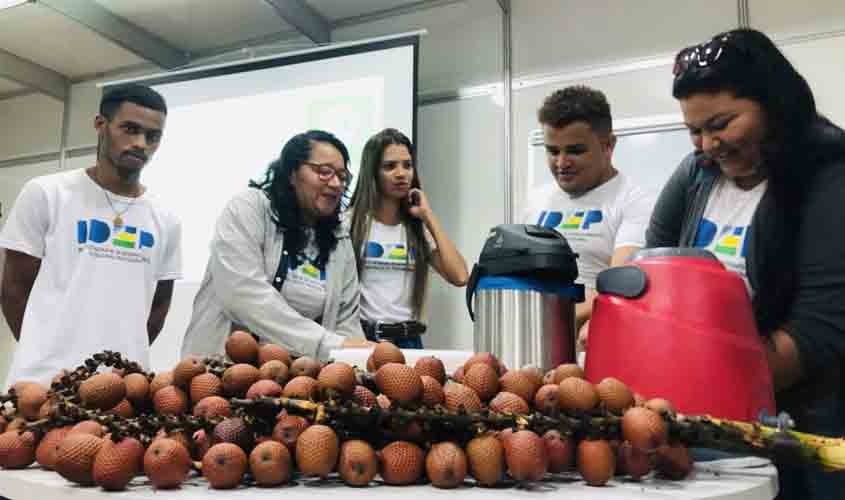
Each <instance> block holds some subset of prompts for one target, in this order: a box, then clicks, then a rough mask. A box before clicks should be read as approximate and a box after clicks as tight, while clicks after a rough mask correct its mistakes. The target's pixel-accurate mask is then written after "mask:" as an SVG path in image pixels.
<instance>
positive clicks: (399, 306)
mask: <svg viewBox="0 0 845 500" xmlns="http://www.w3.org/2000/svg"><path fill="white" fill-rule="evenodd" d="M414 160H415V152H414V147H413V145H412V144H411V141H410V140H409V139H408V138H407V137H406V136H405V135H404V134H403V133H402V132H399V131H398V130H396V129H390V128H389V129H385V130H383V131H381V132H379V133H378V134H376V135H374V136H373V137H371V138H370V140H369V141H367V144H366V145H365V146H364V151H363V153H362V155H361V169H360V172H359V173H358V185H357V187H356V188H355V195H354V196H353V198H352V203H351V212H352V215H351V227H352V230H351V232H352V244H353V247H354V249H355V256H356V259H357V262H358V274H359V276H360V280H361V322H362V326H363V327H364V333H365V334H366V335H367V338H368V339H370V340H373V341H378V340H390V341H392V342H394V343H396V344H397V345H398V346H399V347H403V348H422V341H421V340H420V337H419V335H420V334H421V333H423V332H424V331H425V325H424V324H422V323H420V319H421V317H422V311H423V305H424V304H425V297H426V291H427V285H428V268H429V264H430V265H431V266H432V267H433V268H434V269H435V270H436V271H437V272H438V273H440V275H441V276H443V278H445V279H446V281H448V282H449V283H451V284H452V285H455V286H464V285H465V284H466V281H467V277H468V274H467V265H466V262H465V261H464V258H463V257H462V256H461V254H460V253H459V252H458V250H457V248H455V245H454V243H452V241H451V240H449V238H448V236H446V233H445V232H444V231H443V228H442V226H441V225H440V221H439V220H438V219H437V217H436V216H435V215H434V212H433V211H432V210H431V206H430V205H429V203H428V198H427V197H426V195H425V193H424V192H423V191H422V189H421V185H420V178H419V176H418V175H417V171H416V165H415V163H414Z"/></svg>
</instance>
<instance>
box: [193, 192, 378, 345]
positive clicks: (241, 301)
mask: <svg viewBox="0 0 845 500" xmlns="http://www.w3.org/2000/svg"><path fill="white" fill-rule="evenodd" d="M339 231H340V233H339V241H338V244H337V248H335V250H334V251H333V252H332V254H331V255H330V256H329V261H328V263H327V264H326V276H327V283H326V304H325V307H324V309H323V315H322V325H321V324H318V323H317V322H315V321H312V320H310V319H307V318H305V317H303V316H302V315H300V314H299V313H298V312H297V311H295V310H294V309H293V308H292V307H291V306H290V305H288V303H287V302H285V299H284V298H283V297H282V295H281V294H280V293H279V292H278V291H276V289H275V288H273V286H272V284H271V283H270V280H272V279H273V277H274V276H275V274H276V270H277V268H278V266H279V261H280V259H281V256H282V247H283V243H284V233H282V232H279V231H278V230H277V228H276V224H275V223H274V222H273V220H272V212H271V209H270V200H269V199H268V198H267V196H266V195H265V194H264V193H263V192H262V191H261V190H259V189H248V190H246V191H244V192H242V193H240V194H238V195H236V196H235V197H234V198H232V200H231V201H229V203H228V204H227V205H226V208H225V209H224V210H223V213H222V214H221V215H220V217H219V218H218V220H217V224H216V226H215V229H214V236H213V237H212V241H211V256H210V257H209V260H208V266H207V268H206V271H205V277H204V278H203V281H202V285H201V286H200V290H199V292H198V293H197V296H196V298H195V299H194V311H193V314H192V316H191V322H190V324H189V325H188V331H187V332H186V333H185V339H184V341H183V342H182V357H186V356H188V355H192V354H193V355H203V356H204V355H209V354H218V353H223V352H224V351H225V343H226V338H227V337H228V336H229V333H230V332H231V331H232V324H233V323H236V324H239V325H243V326H244V327H245V328H247V329H248V330H249V331H251V332H252V333H254V334H256V335H258V336H259V337H261V339H262V340H266V341H269V342H272V343H275V344H278V345H281V346H282V347H284V348H285V349H287V350H289V351H290V352H291V353H292V354H294V355H298V356H312V357H316V358H319V359H322V360H325V359H327V358H328V356H329V351H330V350H331V349H334V348H337V347H339V346H340V345H341V344H342V343H343V341H344V340H345V339H346V338H347V337H363V336H364V334H363V332H362V330H361V323H360V320H359V316H358V300H359V291H358V271H357V269H356V267H355V256H354V253H353V251H352V243H351V241H350V239H349V234H348V232H346V231H345V229H344V228H343V227H341V229H340V230H339Z"/></svg>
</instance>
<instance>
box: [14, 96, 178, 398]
mask: <svg viewBox="0 0 845 500" xmlns="http://www.w3.org/2000/svg"><path fill="white" fill-rule="evenodd" d="M166 114H167V107H166V104H165V102H164V99H163V98H162V97H161V95H159V94H158V93H157V92H155V91H153V90H152V89H150V88H148V87H144V86H140V85H130V86H124V87H118V88H114V89H111V90H109V91H107V92H106V93H105V94H104V95H103V98H102V100H101V101H100V112H99V114H98V115H97V117H96V118H95V120H94V127H95V129H96V130H97V137H98V146H97V163H96V165H94V166H93V167H90V168H87V169H80V170H71V171H66V172H59V173H56V174H52V175H47V176H43V177H37V178H35V179H32V180H30V181H29V182H28V183H27V184H26V185H24V187H23V189H22V190H21V193H20V194H19V196H18V198H17V200H16V201H15V204H14V206H13V207H12V210H11V212H10V214H9V218H8V220H7V221H6V225H5V226H4V227H3V230H2V233H0V247H2V248H5V252H6V261H5V265H4V270H3V271H4V272H3V281H2V308H3V314H4V315H5V317H6V321H7V322H8V323H9V327H10V329H11V331H12V334H13V335H14V336H15V339H16V340H17V341H18V346H17V349H16V350H15V354H14V360H13V362H12V367H11V369H10V371H9V375H8V377H7V378H6V385H7V386H9V385H11V384H13V383H14V382H17V381H34V382H40V383H43V384H49V383H50V380H51V378H52V377H53V376H54V375H56V374H57V373H58V372H59V371H60V370H61V369H73V368H75V367H77V366H78V365H80V364H82V362H83V361H84V360H85V359H86V358H87V357H89V356H90V355H92V354H94V353H97V352H99V351H103V350H106V349H107V350H112V351H117V352H120V353H122V354H124V355H125V356H126V357H127V358H128V359H129V360H132V361H137V362H139V363H141V364H142V365H143V366H145V367H147V368H149V346H150V344H151V343H152V342H153V340H155V338H156V336H157V335H158V334H159V332H160V331H161V329H162V327H163V326H164V319H165V316H166V315H167V311H168V308H169V306H170V299H171V296H172V294H173V280H174V279H179V278H180V277H181V267H182V262H181V225H180V222H179V220H178V219H177V218H176V216H175V215H174V214H173V213H172V212H170V211H169V210H167V209H166V208H164V207H163V206H162V205H161V202H160V201H159V200H157V199H156V198H155V197H154V196H153V195H152V194H151V193H148V192H147V189H146V187H145V186H144V185H142V184H141V182H140V175H141V171H142V170H143V168H144V165H146V163H147V161H148V160H149V159H150V157H151V156H152V155H153V153H155V151H156V150H157V149H158V146H159V143H160V141H161V137H162V132H163V129H164V122H165V117H166Z"/></svg>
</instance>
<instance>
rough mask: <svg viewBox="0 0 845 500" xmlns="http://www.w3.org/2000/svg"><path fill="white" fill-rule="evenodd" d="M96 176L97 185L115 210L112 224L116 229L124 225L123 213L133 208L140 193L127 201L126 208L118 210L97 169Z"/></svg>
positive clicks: (113, 210)
mask: <svg viewBox="0 0 845 500" xmlns="http://www.w3.org/2000/svg"><path fill="white" fill-rule="evenodd" d="M94 178H95V180H96V181H97V185H98V186H99V187H100V189H101V190H102V191H103V196H105V197H106V201H107V202H108V203H109V207H111V210H112V212H114V219H112V225H113V226H114V228H115V229H118V228H121V227H123V215H124V214H125V213H126V212H128V211H129V209H130V208H132V205H134V204H135V200H137V199H138V198H140V195H139V196H136V197H134V198H132V201H130V202H129V203H127V205H126V208H124V209H123V210H122V211H120V212H118V211H117V209H116V208H114V203H113V202H112V200H111V196H109V193H108V191H106V188H104V187H103V186H102V184H101V183H100V179H97V174H96V171H95V173H94Z"/></svg>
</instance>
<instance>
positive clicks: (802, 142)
mask: <svg viewBox="0 0 845 500" xmlns="http://www.w3.org/2000/svg"><path fill="white" fill-rule="evenodd" d="M674 74H675V77H674V83H673V88H672V93H673V95H674V97H675V98H676V99H678V100H679V102H680V105H681V110H682V112H683V115H684V121H685V122H686V125H687V127H688V128H689V131H690V135H691V137H692V141H693V145H694V146H695V149H696V152H695V153H694V154H691V155H690V156H689V157H687V158H686V159H685V160H684V161H683V162H682V163H681V165H680V167H679V168H678V170H677V171H676V172H675V173H674V175H673V176H672V178H671V179H670V180H669V182H668V183H667V185H666V186H665V187H664V189H663V192H662V193H661V196H660V199H659V200H658V202H657V205H656V207H655V210H654V212H653V214H652V219H651V222H650V225H649V228H648V231H647V235H646V244H647V246H649V247H663V246H687V247H701V248H707V249H711V250H713V251H714V253H715V255H716V256H717V257H719V258H720V260H722V262H723V263H725V264H726V266H727V267H728V268H730V269H734V270H736V271H737V272H739V273H741V274H742V275H743V277H744V278H746V280H747V283H748V285H749V290H750V293H751V297H752V304H753V308H754V315H755V319H756V322H757V327H758V329H759V331H760V334H761V335H763V336H764V337H765V339H766V345H767V347H768V349H767V356H768V361H769V368H770V370H771V374H772V380H773V382H774V385H775V391H776V401H777V406H778V410H779V411H781V410H785V411H787V412H789V413H790V415H791V416H792V417H793V418H794V419H795V422H796V428H797V430H800V431H806V432H811V433H817V434H823V435H831V436H845V384H843V383H842V382H843V377H842V367H843V358H845V233H843V232H842V231H841V230H839V229H838V228H839V227H840V223H837V222H835V221H836V219H838V214H839V213H841V200H842V199H845V132H843V130H842V129H841V128H839V127H837V126H835V125H834V124H832V123H831V122H830V121H829V120H827V119H826V118H824V117H823V116H821V115H820V114H819V113H818V111H817V110H816V105H815V100H814V98H813V93H812V91H811V90H810V87H809V85H808V84H807V82H806V81H805V80H804V78H803V77H802V76H801V75H800V74H799V73H798V72H797V71H796V70H795V68H794V67H793V66H792V65H791V64H790V63H789V61H788V60H787V59H786V58H785V57H784V55H783V54H782V53H781V52H780V51H779V50H778V49H777V48H776V47H775V45H774V44H773V43H772V41H771V40H770V39H769V38H767V37H766V36H765V35H764V34H762V33H760V32H758V31H754V30H750V29H740V30H734V31H730V32H727V33H723V34H719V35H717V36H715V37H714V38H713V39H711V40H710V41H708V42H705V43H702V44H700V45H696V46H692V47H689V48H687V49H684V50H682V51H681V52H680V53H679V54H678V56H677V59H676V63H675V69H674ZM724 235H728V236H730V237H731V238H730V243H731V244H730V245H724V243H725V241H726V240H724V239H723V237H724ZM726 247H730V248H726ZM725 250H733V251H732V252H730V251H725ZM725 390H726V389H725ZM779 473H780V480H781V493H780V496H779V498H838V497H839V495H841V492H842V491H845V476H843V475H836V474H825V473H823V472H821V471H819V470H816V469H815V468H810V467H806V468H804V467H797V466H793V467H787V466H782V467H780V468H779Z"/></svg>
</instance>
